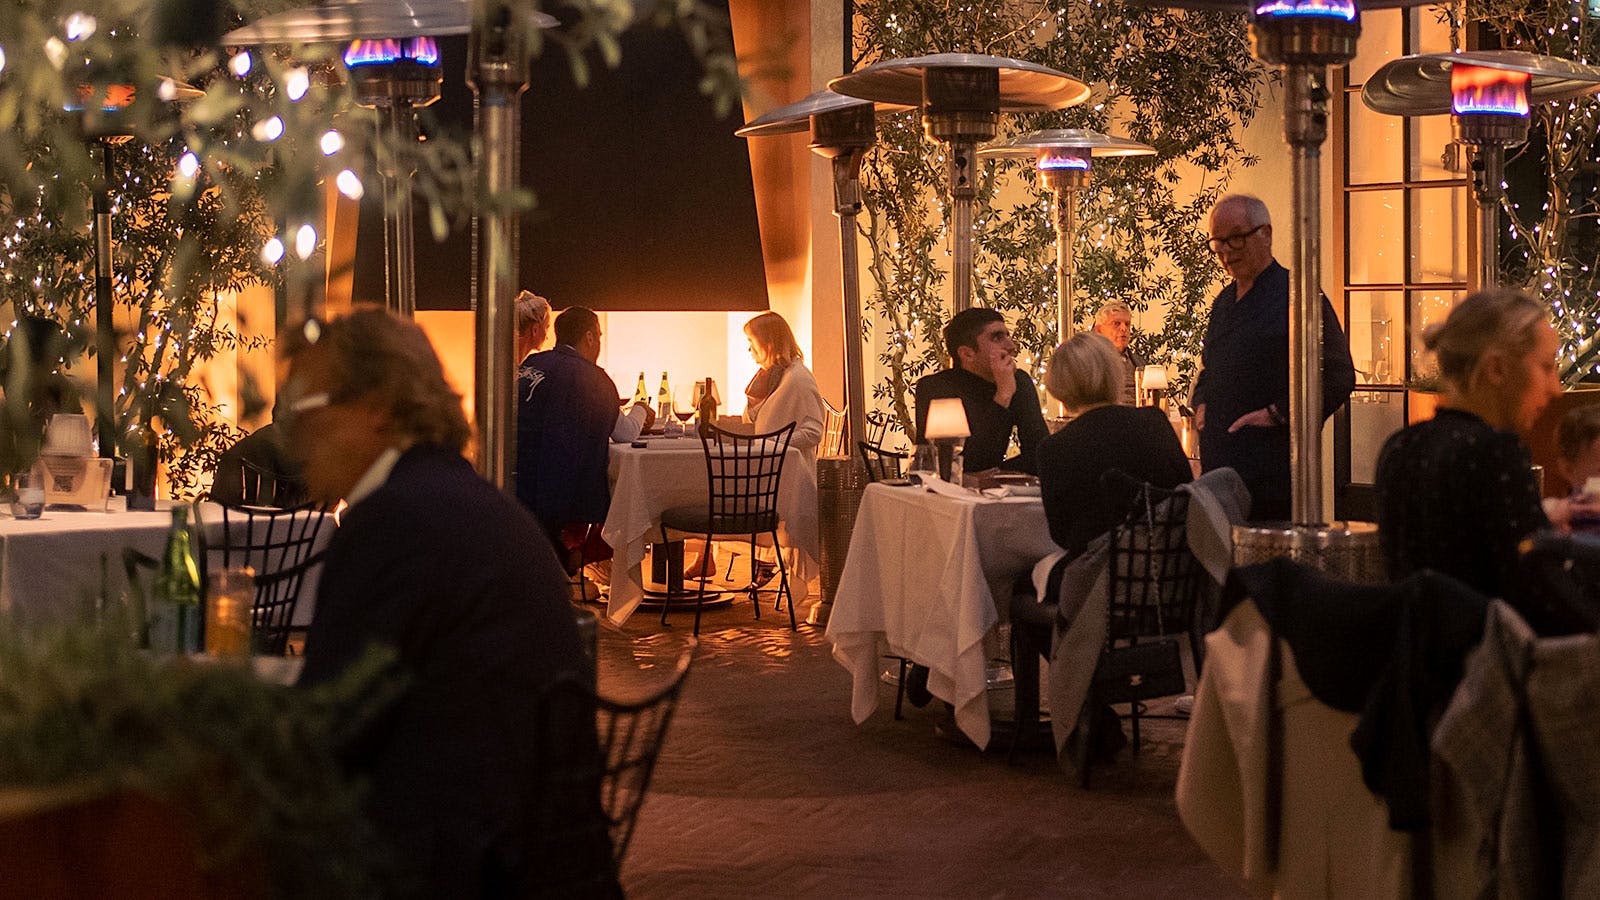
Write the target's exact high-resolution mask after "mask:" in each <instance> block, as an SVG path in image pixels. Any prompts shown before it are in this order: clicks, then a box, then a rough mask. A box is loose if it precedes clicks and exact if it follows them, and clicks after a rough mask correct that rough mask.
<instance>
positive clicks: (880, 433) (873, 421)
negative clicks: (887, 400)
mask: <svg viewBox="0 0 1600 900" xmlns="http://www.w3.org/2000/svg"><path fill="white" fill-rule="evenodd" d="M888 436H889V417H888V416H887V415H885V414H883V413H876V412H874V413H868V414H867V433H866V435H865V437H866V439H867V443H869V444H872V445H874V446H877V447H881V446H883V439H884V438H886V437H888Z"/></svg>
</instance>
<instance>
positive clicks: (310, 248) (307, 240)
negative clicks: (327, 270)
mask: <svg viewBox="0 0 1600 900" xmlns="http://www.w3.org/2000/svg"><path fill="white" fill-rule="evenodd" d="M316 249H317V230H316V229H315V228H312V227H311V223H309V222H307V223H306V224H304V225H301V226H300V229H299V230H298V231H296V232H295V233H294V255H295V256H298V257H300V258H301V259H308V258H310V256H311V254H312V253H314V252H316Z"/></svg>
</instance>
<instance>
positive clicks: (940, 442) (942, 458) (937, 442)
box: [922, 397, 972, 481]
mask: <svg viewBox="0 0 1600 900" xmlns="http://www.w3.org/2000/svg"><path fill="white" fill-rule="evenodd" d="M970 434H972V430H971V428H970V427H969V426H968V425H967V410H966V408H965V407H963V406H962V405H961V398H959V397H941V398H940V399H938V400H935V401H933V402H932V403H930V404H928V424H927V425H926V426H925V427H924V428H923V430H922V438H923V440H926V441H931V442H932V443H933V445H934V446H935V447H937V448H938V450H939V477H940V478H942V479H944V480H945V481H949V480H951V478H950V470H951V467H952V465H953V463H954V462H955V457H956V451H957V450H959V449H960V448H961V439H962V438H965V437H966V436H968V435H970Z"/></svg>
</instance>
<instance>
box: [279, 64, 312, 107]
mask: <svg viewBox="0 0 1600 900" xmlns="http://www.w3.org/2000/svg"><path fill="white" fill-rule="evenodd" d="M309 90H311V73H310V72H309V71H307V70H306V68H305V67H304V66H299V67H296V68H293V69H290V70H289V76H288V78H287V79H285V80H284V83H283V92H284V93H285V94H287V95H289V100H290V101H291V102H292V101H295V100H299V99H300V98H301V97H304V96H305V95H306V91H309Z"/></svg>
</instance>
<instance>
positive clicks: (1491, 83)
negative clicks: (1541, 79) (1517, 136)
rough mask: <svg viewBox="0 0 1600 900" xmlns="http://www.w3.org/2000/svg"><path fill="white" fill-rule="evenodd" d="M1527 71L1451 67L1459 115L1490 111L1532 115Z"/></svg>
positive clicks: (1453, 98) (1453, 107) (1455, 108)
mask: <svg viewBox="0 0 1600 900" xmlns="http://www.w3.org/2000/svg"><path fill="white" fill-rule="evenodd" d="M1532 80H1533V76H1532V75H1530V74H1528V73H1527V72H1511V71H1507V70H1505V69H1490V68H1485V67H1483V66H1463V65H1460V64H1457V65H1454V66H1451V67H1450V109H1451V111H1452V112H1454V113H1455V114H1456V115H1458V116H1459V115H1467V114H1470V113H1490V114H1492V115H1513V116H1526V115H1527V114H1528V82H1530V81H1532Z"/></svg>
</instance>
